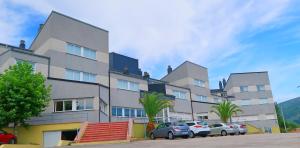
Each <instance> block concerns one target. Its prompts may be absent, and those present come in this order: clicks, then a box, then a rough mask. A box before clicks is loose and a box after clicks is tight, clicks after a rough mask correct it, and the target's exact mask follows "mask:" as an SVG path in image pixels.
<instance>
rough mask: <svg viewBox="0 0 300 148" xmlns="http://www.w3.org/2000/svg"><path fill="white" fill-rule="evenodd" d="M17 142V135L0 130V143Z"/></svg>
mask: <svg viewBox="0 0 300 148" xmlns="http://www.w3.org/2000/svg"><path fill="white" fill-rule="evenodd" d="M15 143H17V137H16V136H15V135H13V134H10V133H7V132H6V131H4V130H0V144H15Z"/></svg>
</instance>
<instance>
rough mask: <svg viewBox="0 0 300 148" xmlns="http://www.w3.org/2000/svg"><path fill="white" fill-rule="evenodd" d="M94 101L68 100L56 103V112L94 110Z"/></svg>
mask: <svg viewBox="0 0 300 148" xmlns="http://www.w3.org/2000/svg"><path fill="white" fill-rule="evenodd" d="M93 104H94V103H93V99H68V100H62V101H55V102H54V112H65V111H81V110H91V109H93V108H94V107H93Z"/></svg>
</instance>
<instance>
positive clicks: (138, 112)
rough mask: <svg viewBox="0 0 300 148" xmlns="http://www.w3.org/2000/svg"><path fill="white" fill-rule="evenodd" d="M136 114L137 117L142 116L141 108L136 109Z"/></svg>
mask: <svg viewBox="0 0 300 148" xmlns="http://www.w3.org/2000/svg"><path fill="white" fill-rule="evenodd" d="M136 116H137V117H142V110H141V109H138V110H137V111H136Z"/></svg>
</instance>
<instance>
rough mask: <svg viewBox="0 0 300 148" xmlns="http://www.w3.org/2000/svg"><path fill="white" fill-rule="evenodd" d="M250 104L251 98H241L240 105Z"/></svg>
mask: <svg viewBox="0 0 300 148" xmlns="http://www.w3.org/2000/svg"><path fill="white" fill-rule="evenodd" d="M250 104H251V100H250V99H249V100H241V106H248V105H250Z"/></svg>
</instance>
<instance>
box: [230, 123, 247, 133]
mask: <svg viewBox="0 0 300 148" xmlns="http://www.w3.org/2000/svg"><path fill="white" fill-rule="evenodd" d="M233 125H234V127H235V128H237V129H238V134H241V135H245V134H246V133H247V132H248V131H247V126H246V125H245V124H238V123H234V124H233Z"/></svg>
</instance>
